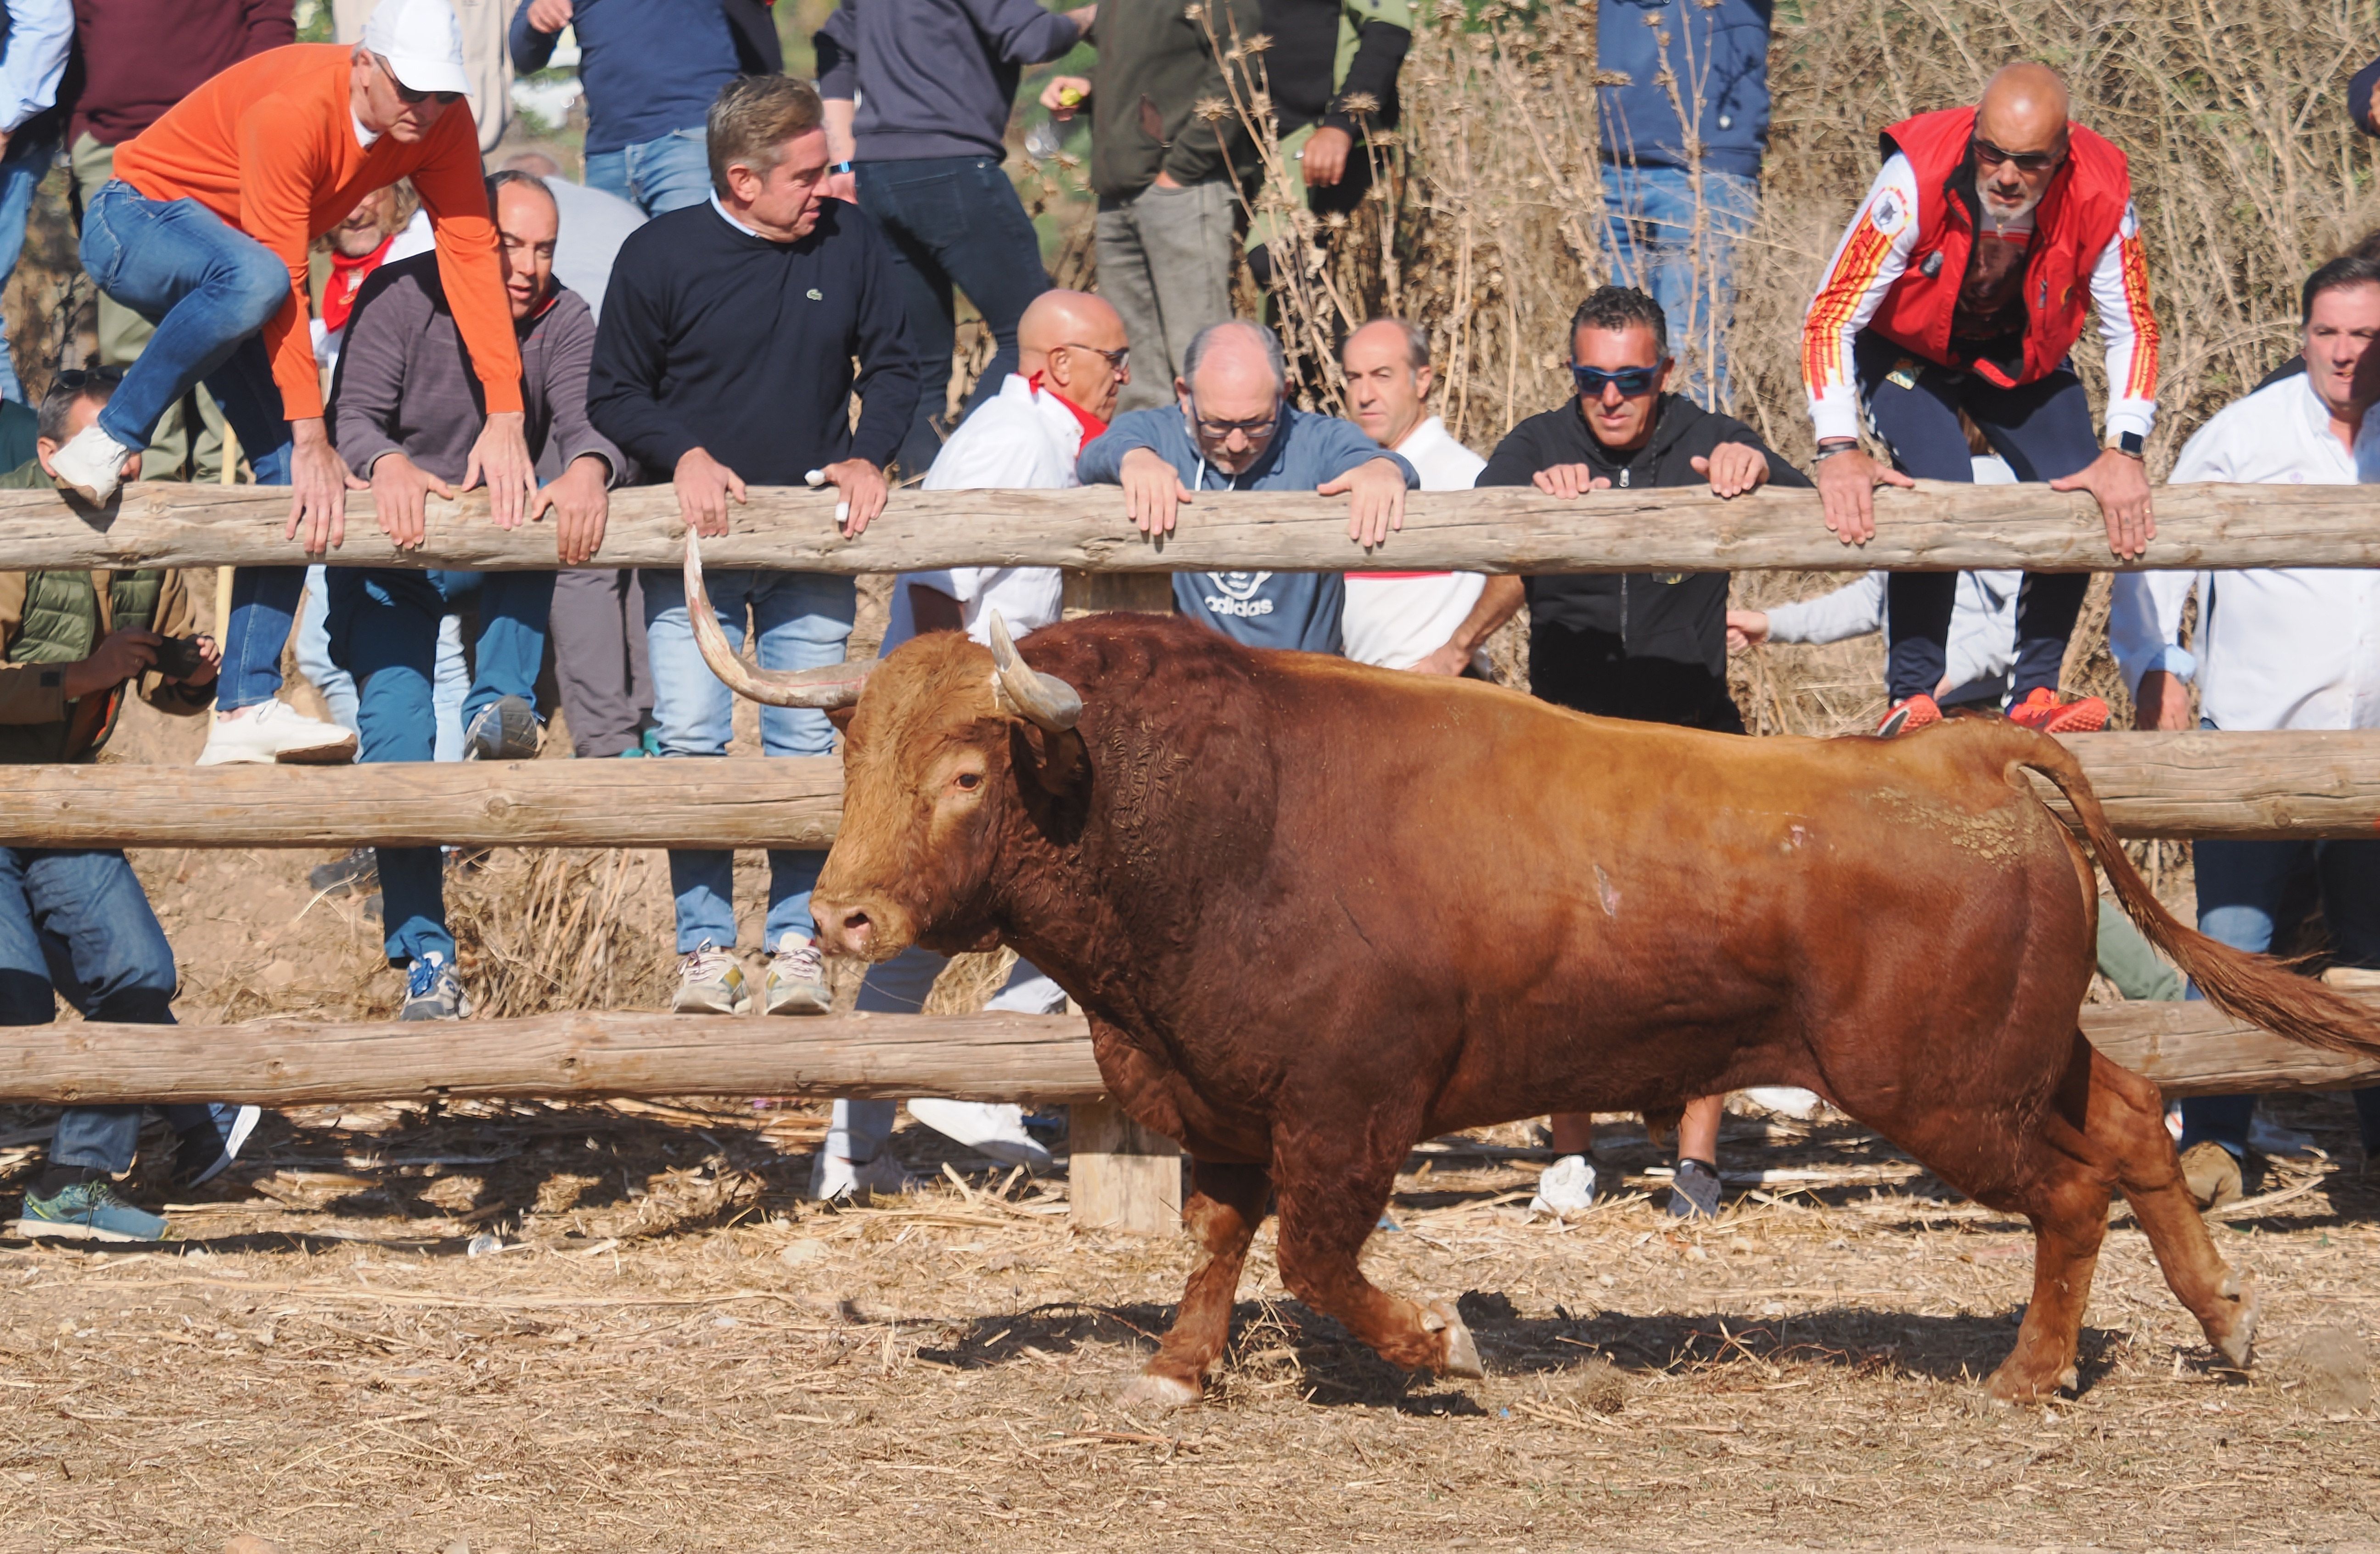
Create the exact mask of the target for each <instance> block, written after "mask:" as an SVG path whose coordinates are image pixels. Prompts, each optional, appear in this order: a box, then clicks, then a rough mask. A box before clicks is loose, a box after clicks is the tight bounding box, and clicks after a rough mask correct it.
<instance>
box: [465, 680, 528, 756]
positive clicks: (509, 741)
mask: <svg viewBox="0 0 2380 1554" xmlns="http://www.w3.org/2000/svg"><path fill="white" fill-rule="evenodd" d="M463 759H465V760H535V759H537V709H535V708H533V707H531V706H530V705H529V704H528V702H527V701H525V700H523V699H522V698H519V697H516V696H500V697H498V698H496V699H495V700H493V701H492V702H490V703H488V704H487V705H486V706H485V707H482V708H480V711H479V715H478V716H476V717H474V718H473V719H472V720H471V726H470V727H469V728H467V729H465V730H464V731H463Z"/></svg>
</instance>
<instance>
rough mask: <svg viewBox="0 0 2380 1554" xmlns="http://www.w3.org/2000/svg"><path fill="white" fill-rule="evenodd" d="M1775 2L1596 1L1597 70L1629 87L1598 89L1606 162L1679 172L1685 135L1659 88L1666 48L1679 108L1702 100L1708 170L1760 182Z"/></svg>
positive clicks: (1664, 91) (1689, 107)
mask: <svg viewBox="0 0 2380 1554" xmlns="http://www.w3.org/2000/svg"><path fill="white" fill-rule="evenodd" d="M1774 9H1775V0H1718V4H1717V5H1714V6H1710V7H1709V8H1708V9H1705V8H1704V7H1703V6H1702V5H1701V4H1699V3H1698V0H1597V6H1596V18H1595V26H1596V39H1595V63H1596V67H1597V69H1599V70H1607V71H1612V72H1615V73H1617V74H1619V75H1622V76H1625V77H1627V78H1628V79H1627V82H1626V84H1625V85H1621V86H1606V87H1598V88H1597V89H1596V94H1595V95H1596V107H1597V116H1598V117H1600V118H1601V119H1602V121H1603V159H1604V160H1605V161H1606V162H1611V163H1617V164H1620V165H1621V166H1623V167H1624V166H1632V165H1633V166H1638V167H1683V166H1685V165H1686V136H1685V130H1684V127H1682V124H1681V123H1680V121H1679V118H1678V110H1677V104H1676V103H1672V102H1671V101H1670V88H1669V87H1667V86H1664V85H1663V84H1662V83H1661V56H1662V52H1663V51H1662V40H1663V38H1665V37H1666V38H1667V39H1668V42H1669V48H1668V53H1669V59H1670V71H1671V74H1672V76H1673V77H1674V78H1675V82H1676V87H1677V93H1678V100H1679V102H1682V103H1684V104H1685V106H1686V110H1687V111H1688V112H1689V113H1694V112H1695V108H1696V104H1697V100H1699V103H1700V112H1699V113H1697V114H1696V115H1695V116H1696V117H1697V119H1698V120H1699V121H1700V125H1699V127H1700V128H1701V131H1702V140H1703V165H1704V166H1705V167H1707V168H1710V169H1712V170H1713V171H1715V172H1720V173H1733V174H1736V175H1738V176H1742V177H1746V178H1756V177H1758V176H1760V159H1761V156H1762V155H1763V153H1765V152H1767V149H1768V22H1769V16H1770V14H1771V12H1772V11H1773V10H1774Z"/></svg>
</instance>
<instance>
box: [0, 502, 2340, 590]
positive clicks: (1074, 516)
mask: <svg viewBox="0 0 2380 1554" xmlns="http://www.w3.org/2000/svg"><path fill="white" fill-rule="evenodd" d="M1876 502H1877V523H1876V529H1877V532H1876V538H1875V539H1874V540H1870V541H1869V542H1868V543H1867V544H1866V545H1864V546H1862V547H1858V548H1852V547H1850V546H1846V545H1843V544H1841V543H1840V542H1838V541H1837V540H1836V539H1835V538H1834V536H1833V535H1831V534H1829V533H1828V532H1827V530H1826V528H1825V527H1824V526H1823V524H1822V523H1821V522H1820V519H1819V507H1818V499H1817V496H1816V494H1815V492H1804V491H1764V492H1757V493H1755V495H1752V496H1749V497H1745V498H1743V499H1741V500H1738V501H1735V502H1720V501H1719V500H1718V499H1717V498H1715V497H1713V496H1711V495H1710V494H1709V492H1706V491H1694V490H1677V491H1632V492H1620V491H1614V492H1597V494H1595V495H1594V496H1592V497H1589V498H1586V499H1585V500H1581V501H1563V500H1560V499H1557V498H1554V497H1548V496H1542V495H1539V494H1538V493H1536V492H1533V491H1528V490H1511V489H1499V490H1493V491H1475V492H1430V493H1415V495H1414V496H1413V497H1412V499H1411V501H1410V504H1409V506H1408V510H1407V513H1406V517H1405V526H1404V528H1403V531H1402V532H1401V533H1398V534H1394V535H1391V536H1390V539H1389V541H1388V543H1387V544H1386V545H1385V546H1384V547H1382V548H1381V549H1380V550H1379V551H1378V552H1374V553H1373V554H1371V555H1370V556H1368V557H1367V556H1366V555H1365V554H1364V553H1363V552H1359V551H1357V550H1356V549H1354V547H1353V546H1352V545H1350V544H1349V543H1348V541H1347V539H1346V503H1345V499H1344V498H1323V497H1317V496H1305V495H1296V494H1286V493H1278V492H1269V493H1264V494H1241V495H1232V494H1215V493H1208V494H1204V495H1201V496H1199V497H1198V498H1197V500H1196V504H1193V505H1191V506H1189V507H1187V508H1185V509H1184V512H1183V516H1182V520H1181V524H1180V527H1179V528H1178V529H1177V530H1176V532H1175V533H1174V534H1173V535H1172V537H1170V538H1169V539H1167V540H1164V541H1163V542H1162V543H1161V544H1160V543H1152V542H1151V541H1150V540H1147V539H1145V538H1144V537H1142V536H1141V535H1140V534H1139V533H1138V532H1137V531H1135V529H1134V528H1132V526H1131V525H1130V524H1129V523H1127V522H1126V521H1125V520H1124V518H1123V499H1122V497H1121V496H1120V494H1119V493H1118V492H1115V491H1114V490H1113V489H1112V488H1092V489H1088V490H1083V491H1074V492H1025V491H1014V492H917V491H904V492H898V493H896V494H895V495H894V496H893V498H892V504H891V506H890V507H889V508H887V510H886V511H885V513H884V515H883V516H881V517H880V518H879V519H878V520H877V521H876V523H875V524H874V525H873V526H872V527H870V528H869V529H868V532H867V533H866V534H865V535H863V536H861V537H860V538H858V539H856V540H844V539H843V538H841V537H840V536H839V535H838V534H837V533H836V532H835V528H834V521H833V515H834V493H833V492H812V491H807V490H799V489H790V488H784V487H759V488H755V489H754V490H753V492H752V493H751V502H750V504H748V505H746V506H742V507H738V508H736V509H735V512H734V515H733V517H734V526H733V527H734V531H733V532H732V533H730V534H728V535H726V536H723V537H722V538H720V539H718V540H710V541H707V542H706V543H705V545H704V547H703V549H704V556H705V559H706V560H707V561H708V562H709V564H710V565H711V566H713V567H714V568H720V569H725V568H730V567H762V568H773V569H778V570H786V571H804V572H843V573H860V572H904V571H915V570H921V569H930V568H934V567H941V566H974V565H987V566H1002V565H1040V566H1062V567H1071V568H1074V569H1075V570H1077V571H1084V572H1168V571H1182V572H1206V571H1224V570H1233V569H1250V570H1256V569H1261V570H1269V571H1274V572H1297V571H1337V570H1340V569H1342V568H1343V567H1348V566H1354V565H1372V566H1392V567H1397V568H1401V569H1427V568H1437V567H1459V568H1463V569H1466V570H1470V571H1479V572H1633V571H1654V572H1675V571H1692V570H1700V569H1712V570H1720V569H1734V570H1747V569H1756V568H1786V569H1793V570H1808V571H1835V572H1863V571H1865V570H1867V569H1868V568H1870V567H1877V566H1884V567H1900V568H1913V569H1936V570H1940V569H1948V568H1955V567H1993V566H2002V567H2005V566H2027V567H2032V568H2034V569H2036V570H2046V571H2068V572H2076V571H2095V570H2103V569H2108V568H2112V567H2116V566H2118V565H2122V564H2119V563H2118V562H2117V561H2116V560H2115V558H2114V557H2113V556H2112V555H2111V554H2110V553H2109V552H2108V550H2107V537H2106V531H2105V529H2104V528H2102V526H2101V524H2100V521H2099V516H2098V512H2097V509H2096V507H2095V505H2094V504H2093V503H2092V501H2091V499H2090V498H2089V497H2088V496H2085V495H2083V494H2080V493H2073V494H2066V495H2061V494H2059V493H2058V492H2052V491H2050V490H2049V488H2048V487H2046V486H2042V485H2017V486H1972V485H1957V484H1945V483H1941V482H1922V483H1921V484H1920V485H1919V486H1918V488H1917V489H1916V490H1914V491H1910V492H1901V491H1885V492H1878V493H1877V497H1876ZM287 511H288V498H287V497H286V495H285V494H283V493H282V492H279V491H278V490H276V489H274V488H270V487H255V486H237V487H223V486H198V485H183V484H179V483H176V482H172V481H141V482H139V483H136V484H134V485H132V486H129V487H128V488H126V491H125V493H124V495H123V496H121V497H120V498H119V499H118V500H117V502H116V503H115V504H114V505H112V506H111V507H109V508H107V509H105V510H103V511H100V512H95V513H94V512H91V511H90V510H89V509H85V508H79V507H78V506H77V505H74V504H69V502H68V500H67V498H64V497H62V496H58V495H55V494H54V493H51V492H6V493H0V567H5V568H8V569H17V568H28V567H103V566H218V565H221V566H235V565H236V566H269V565H293V564H297V563H300V562H303V561H305V560H307V559H309V558H308V557H306V556H305V555H304V554H302V553H301V552H299V550H298V548H297V545H296V544H295V543H293V542H292V541H290V540H286V539H285V538H283V528H284V527H285V516H286V514H287ZM2156 512H2157V525H2158V536H2157V539H2156V540H2155V541H2154V542H2153V543H2152V544H2151V545H2150V547H2149V551H2148V553H2147V554H2146V556H2144V557H2143V558H2142V559H2141V560H2140V561H2138V562H2136V563H2132V564H2130V565H2134V566H2137V567H2143V568H2180V567H2200V566H2214V567H2244V566H2380V492H2367V491H2365V490H2364V489H2363V488H2362V487H2360V486H2286V487H2285V486H2223V485H2189V486H2166V487H2162V488H2160V489H2159V490H2158V491H2157V492H2156ZM684 542H685V530H684V528H683V526H681V525H680V524H679V522H678V519H677V499H676V497H675V496H674V493H673V492H671V490H670V488H668V487H666V486H649V487H641V488H637V489H634V490H628V491H622V492H614V493H613V506H612V519H611V527H610V529H609V531H608V533H607V534H606V536H605V538H604V542H603V549H602V551H601V553H599V554H598V555H597V556H596V557H595V559H594V560H593V561H591V562H589V564H588V565H592V566H602V567H614V566H660V567H674V566H676V565H678V564H679V561H680V559H681V554H680V552H681V548H682V546H683V545H684ZM312 559H318V560H328V561H331V562H333V563H334V564H336V565H345V566H400V567H455V568H464V569H474V570H477V569H485V568H496V569H506V568H535V567H550V566H552V565H554V549H553V528H552V527H551V525H547V524H534V525H530V526H528V527H526V528H519V529H515V530H511V531H509V532H507V531H505V530H503V529H499V528H496V527H495V526H494V525H493V524H492V523H491V522H489V521H488V518H487V501H486V498H485V496H484V495H474V496H467V497H464V498H462V499H461V500H459V501H456V502H446V501H442V500H439V499H436V498H433V499H431V504H430V525H429V534H428V540H427V542H426V543H425V544H424V545H423V546H422V547H421V548H420V549H419V550H417V551H411V552H397V551H396V550H395V548H394V547H393V546H392V545H391V544H390V542H389V541H388V540H387V539H386V538H385V537H384V536H383V534H382V533H381V532H380V529H379V527H378V525H377V523H376V522H375V520H374V519H373V517H372V505H371V500H370V496H369V494H367V493H357V494H356V495H354V496H352V497H350V499H349V506H348V516H347V531H346V543H345V544H344V545H343V546H342V547H341V548H340V549H338V550H336V551H334V552H331V554H330V555H328V556H327V557H317V558H312Z"/></svg>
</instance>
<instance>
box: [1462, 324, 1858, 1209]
mask: <svg viewBox="0 0 2380 1554" xmlns="http://www.w3.org/2000/svg"><path fill="white" fill-rule="evenodd" d="M1571 362H1572V366H1571V374H1572V376H1573V378H1574V379H1575V380H1576V382H1577V383H1578V397H1577V398H1576V399H1575V400H1574V401H1573V402H1572V403H1571V404H1568V405H1565V406H1563V407H1561V408H1560V409H1558V410H1548V411H1547V412H1545V413H1544V414H1543V415H1538V416H1532V417H1530V418H1529V419H1527V420H1524V421H1523V422H1522V423H1521V424H1520V425H1518V426H1516V427H1514V428H1513V429H1512V431H1510V432H1509V433H1507V434H1506V436H1505V438H1504V440H1503V441H1502V442H1501V443H1498V444H1497V445H1496V452H1495V454H1494V455H1493V456H1491V457H1490V458H1489V459H1488V467H1487V468H1485V469H1483V470H1481V471H1480V472H1479V480H1478V484H1480V485H1482V486H1524V485H1534V486H1535V487H1536V488H1537V490H1539V491H1541V492H1547V493H1548V495H1553V496H1562V497H1587V496H1588V495H1589V493H1591V492H1598V491H1608V490H1609V489H1611V488H1613V487H1615V486H1616V487H1621V488H1625V489H1630V490H1639V489H1642V488H1645V487H1647V486H1652V487H1662V486H1691V485H1700V484H1704V483H1708V485H1709V486H1710V489H1711V492H1712V493H1713V494H1715V495H1718V496H1720V497H1736V496H1742V495H1743V494H1744V493H1745V492H1752V491H1757V490H1758V489H1759V488H1760V487H1761V486H1762V485H1764V484H1765V483H1767V482H1768V481H1770V480H1774V481H1776V482H1777V483H1778V484H1779V485H1785V486H1807V485H1808V484H1809V483H1810V482H1809V480H1807V479H1805V478H1804V477H1803V474H1802V472H1801V471H1800V470H1798V469H1795V468H1794V467H1792V466H1791V465H1790V464H1788V463H1786V462H1785V461H1784V460H1783V459H1781V458H1779V457H1778V456H1777V455H1775V454H1773V453H1770V452H1769V451H1768V449H1767V447H1766V446H1764V445H1763V444H1762V443H1761V441H1760V438H1759V435H1758V434H1757V433H1756V432H1755V431H1753V430H1752V429H1751V428H1750V427H1748V426H1746V425H1744V424H1743V422H1742V421H1739V420H1736V419H1732V418H1730V417H1728V416H1720V415H1714V414H1713V413H1711V412H1710V411H1708V410H1706V409H1704V408H1703V407H1701V406H1699V405H1696V404H1695V403H1694V401H1693V400H1691V399H1687V398H1685V397H1683V396H1682V395H1672V394H1667V393H1664V392H1663V389H1664V388H1665V386H1666V385H1667V383H1668V382H1669V376H1670V369H1671V367H1672V366H1673V365H1674V363H1673V362H1672V360H1671V358H1670V340H1669V324H1668V322H1666V321H1665V319H1664V316H1663V314H1662V311H1661V305H1660V304H1659V303H1658V302H1656V301H1655V300H1653V298H1652V297H1650V296H1648V295H1646V294H1645V293H1644V292H1642V291H1638V290H1636V289H1635V288H1633V287H1631V286H1604V287H1602V288H1600V289H1599V290H1597V291H1596V292H1595V293H1594V295H1592V296H1590V297H1588V298H1587V299H1586V300H1585V302H1583V303H1581V304H1579V309H1578V311H1577V313H1575V314H1574V315H1573V317H1572V319H1571ZM1727 582H1728V577H1727V574H1726V573H1724V572H1632V573H1623V574H1620V575H1618V576H1614V575H1612V574H1609V573H1579V574H1568V575H1561V576H1555V577H1531V578H1529V579H1528V583H1527V597H1528V601H1529V687H1530V689H1532V690H1533V691H1535V692H1536V694H1537V695H1538V696H1540V697H1543V698H1545V699H1546V700H1548V701H1551V702H1556V703H1559V704H1560V705H1561V706H1564V707H1570V708H1575V709H1576V710H1579V711H1581V712H1593V713H1597V714H1598V715H1600V716H1603V717H1610V718H1635V719H1638V720H1640V721H1642V722H1657V723H1678V724H1682V725H1683V726H1685V727H1687V728H1706V729H1715V730H1718V731H1719V732H1721V733H1726V734H1742V733H1743V715H1742V714H1741V713H1739V712H1738V711H1737V710H1736V707H1735V698H1732V697H1730V695H1729V694H1728V690H1727ZM1719 1101H1720V1098H1719V1097H1718V1096H1706V1097H1704V1098H1702V1099H1699V1100H1696V1101H1694V1102H1693V1103H1691V1104H1690V1105H1688V1106H1687V1108H1686V1111H1685V1115H1684V1117H1683V1118H1682V1120H1681V1121H1680V1123H1679V1125H1678V1174H1677V1178H1676V1184H1675V1186H1674V1187H1673V1189H1672V1191H1671V1194H1670V1213H1672V1214H1676V1215H1680V1216H1687V1215H1709V1214H1713V1213H1716V1212H1717V1211H1718V1188H1719V1182H1718V1121H1719ZM1552 1121H1553V1135H1554V1139H1553V1143H1554V1150H1555V1152H1556V1154H1557V1155H1559V1156H1561V1157H1564V1159H1560V1160H1558V1161H1557V1162H1556V1164H1555V1167H1554V1168H1553V1170H1552V1171H1549V1172H1548V1173H1547V1174H1548V1178H1551V1177H1553V1176H1554V1173H1555V1172H1560V1171H1561V1170H1562V1168H1563V1167H1564V1166H1566V1165H1568V1163H1569V1162H1568V1159H1567V1157H1570V1156H1573V1155H1574V1156H1578V1157H1580V1165H1579V1167H1574V1168H1572V1172H1573V1174H1576V1175H1584V1176H1585V1177H1586V1180H1587V1181H1589V1182H1590V1183H1591V1182H1592V1180H1593V1178H1592V1176H1591V1174H1589V1173H1587V1172H1585V1170H1584V1169H1583V1168H1584V1167H1585V1154H1586V1152H1587V1148H1588V1145H1589V1128H1588V1123H1589V1119H1588V1118H1587V1117H1586V1116H1585V1114H1584V1113H1579V1114H1557V1115H1556V1116H1555V1117H1554V1118H1553V1120H1552ZM1590 1191H1591V1189H1590ZM1557 1207H1560V1206H1557Z"/></svg>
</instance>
